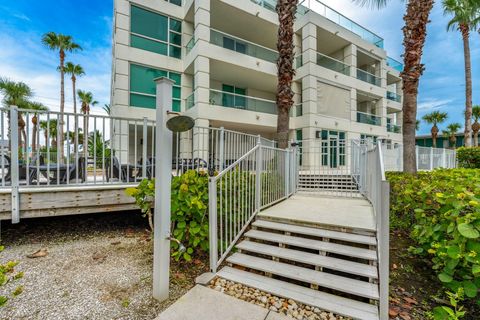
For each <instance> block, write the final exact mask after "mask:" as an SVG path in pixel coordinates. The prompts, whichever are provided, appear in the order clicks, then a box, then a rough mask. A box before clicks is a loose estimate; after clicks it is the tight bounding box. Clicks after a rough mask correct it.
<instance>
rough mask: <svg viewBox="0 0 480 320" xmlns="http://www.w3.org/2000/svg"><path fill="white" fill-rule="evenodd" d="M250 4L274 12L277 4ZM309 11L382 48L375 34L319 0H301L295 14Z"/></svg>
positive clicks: (258, 0) (260, 1)
mask: <svg viewBox="0 0 480 320" xmlns="http://www.w3.org/2000/svg"><path fill="white" fill-rule="evenodd" d="M251 1H252V2H254V3H256V4H258V5H260V6H262V7H264V8H266V9H268V10H270V11H273V12H275V6H276V4H277V1H276V0H251ZM309 11H313V12H316V13H318V14H320V15H322V16H324V17H325V18H327V19H328V20H330V21H333V22H334V23H336V24H338V25H340V26H342V27H344V28H345V29H347V30H350V31H351V32H353V33H355V34H356V35H358V36H359V37H361V38H362V39H364V40H365V41H368V42H370V43H373V44H374V45H375V46H377V47H379V48H383V38H381V37H379V36H378V35H376V34H375V33H373V32H371V31H369V30H367V29H365V28H364V27H362V26H361V25H359V24H358V23H356V22H354V21H352V20H351V19H349V18H347V17H345V16H344V15H342V14H341V13H339V12H338V11H336V10H333V9H332V8H330V7H328V6H326V5H325V4H323V3H322V2H320V1H319V0H302V1H300V5H299V6H298V9H297V14H299V15H305V14H307V13H308V12H309Z"/></svg>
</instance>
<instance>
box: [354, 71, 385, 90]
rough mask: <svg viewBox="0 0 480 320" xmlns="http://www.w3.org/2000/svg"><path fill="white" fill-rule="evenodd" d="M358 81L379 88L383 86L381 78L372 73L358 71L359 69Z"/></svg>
mask: <svg viewBox="0 0 480 320" xmlns="http://www.w3.org/2000/svg"><path fill="white" fill-rule="evenodd" d="M357 79H358V80H362V81H365V82H368V83H370V84H373V85H376V86H378V87H381V86H382V79H381V78H380V77H377V76H376V75H374V74H372V73H369V72H367V71H365V70H362V69H358V68H357Z"/></svg>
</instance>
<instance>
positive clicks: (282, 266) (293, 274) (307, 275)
mask: <svg viewBox="0 0 480 320" xmlns="http://www.w3.org/2000/svg"><path fill="white" fill-rule="evenodd" d="M227 262H228V263H231V264H233V265H238V266H242V267H244V268H249V269H253V270H258V271H262V272H265V273H270V274H273V275H277V276H281V277H284V278H287V279H293V280H296V281H301V282H304V283H308V284H314V285H318V286H320V287H322V288H328V289H332V290H335V291H339V292H344V293H347V294H351V295H354V296H358V297H362V298H368V299H374V300H378V299H379V293H378V286H377V285H376V284H372V283H369V282H366V281H361V280H356V279H351V278H347V277H342V276H337V275H334V274H330V273H325V272H321V271H316V270H312V269H307V268H303V267H298V266H294V265H291V264H287V263H283V262H276V261H273V260H267V259H263V258H258V257H253V256H249V255H246V254H242V253H234V254H233V255H231V256H230V257H228V258H227Z"/></svg>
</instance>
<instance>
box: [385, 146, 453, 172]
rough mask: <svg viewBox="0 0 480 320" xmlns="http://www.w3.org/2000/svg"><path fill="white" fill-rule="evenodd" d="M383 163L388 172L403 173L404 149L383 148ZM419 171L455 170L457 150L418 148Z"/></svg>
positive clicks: (400, 147) (397, 147)
mask: <svg viewBox="0 0 480 320" xmlns="http://www.w3.org/2000/svg"><path fill="white" fill-rule="evenodd" d="M382 153H383V161H384V164H385V170H386V171H403V147H402V145H396V146H395V147H391V146H383V149H382ZM416 160H417V170H419V171H432V170H434V169H438V168H446V169H453V168H456V167H457V154H456V151H455V150H451V149H440V148H430V147H419V146H417V147H416Z"/></svg>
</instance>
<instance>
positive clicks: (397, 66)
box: [387, 57, 403, 72]
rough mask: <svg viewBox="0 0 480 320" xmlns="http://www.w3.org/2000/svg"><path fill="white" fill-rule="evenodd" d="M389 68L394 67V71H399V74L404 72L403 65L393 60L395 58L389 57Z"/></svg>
mask: <svg viewBox="0 0 480 320" xmlns="http://www.w3.org/2000/svg"><path fill="white" fill-rule="evenodd" d="M387 66H389V67H392V68H393V69H395V70H397V71H398V72H402V71H403V63H401V62H399V61H397V60H395V59H393V58H390V57H387Z"/></svg>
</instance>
